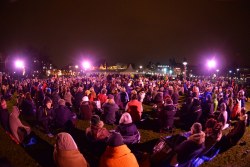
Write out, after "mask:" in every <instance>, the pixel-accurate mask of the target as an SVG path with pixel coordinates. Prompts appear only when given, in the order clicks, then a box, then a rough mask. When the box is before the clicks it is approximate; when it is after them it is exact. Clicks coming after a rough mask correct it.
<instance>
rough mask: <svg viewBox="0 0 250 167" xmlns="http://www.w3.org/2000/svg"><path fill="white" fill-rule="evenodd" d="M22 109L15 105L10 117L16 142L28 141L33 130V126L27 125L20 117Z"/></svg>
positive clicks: (11, 128)
mask: <svg viewBox="0 0 250 167" xmlns="http://www.w3.org/2000/svg"><path fill="white" fill-rule="evenodd" d="M19 115H20V111H19V109H18V108H17V106H13V108H12V112H11V114H10V117H9V123H10V130H11V133H12V135H13V136H14V137H15V139H16V142H17V143H18V144H19V143H23V142H26V140H27V139H28V136H29V134H30V132H31V128H30V127H29V126H25V125H23V124H22V122H21V121H20V119H19Z"/></svg>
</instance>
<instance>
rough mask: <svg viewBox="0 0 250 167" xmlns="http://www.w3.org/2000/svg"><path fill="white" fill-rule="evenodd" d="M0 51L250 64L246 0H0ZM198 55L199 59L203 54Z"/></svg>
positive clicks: (59, 57) (60, 58)
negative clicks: (212, 59) (205, 60)
mask: <svg viewBox="0 0 250 167" xmlns="http://www.w3.org/2000/svg"><path fill="white" fill-rule="evenodd" d="M0 1H1V2H0V52H5V53H8V54H13V53H15V52H16V51H19V52H22V51H23V50H24V49H25V48H28V47H34V48H37V49H38V50H43V51H44V52H46V53H47V54H48V55H50V56H51V58H52V60H53V61H54V63H56V64H58V65H64V64H67V63H69V62H77V61H78V62H79V61H81V60H82V57H83V56H87V57H89V58H91V59H92V60H93V61H94V60H96V59H106V60H107V61H108V62H110V63H116V62H124V63H130V62H132V63H137V64H140V63H144V64H145V63H147V62H149V61H150V60H151V61H153V62H161V63H168V61H169V58H176V60H178V61H182V60H183V58H184V57H186V58H187V61H188V62H189V64H200V63H202V60H204V59H206V58H207V57H209V56H215V58H216V59H217V60H220V61H221V62H222V64H223V65H229V64H232V63H234V64H238V65H240V66H243V65H248V64H250V63H249V62H250V3H249V2H248V1H241V0H198V1H194V0H162V1H157V0H154V1H152V0H151V1H149V0H140V1H139V0H138V1H136V0H131V1H128V0H114V1H108V0H101V1H95V0H9V1H7V0H0ZM203 62H204V61H203Z"/></svg>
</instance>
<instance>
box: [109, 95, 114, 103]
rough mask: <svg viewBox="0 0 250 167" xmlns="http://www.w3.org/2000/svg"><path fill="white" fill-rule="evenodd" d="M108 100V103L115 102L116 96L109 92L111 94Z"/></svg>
mask: <svg viewBox="0 0 250 167" xmlns="http://www.w3.org/2000/svg"><path fill="white" fill-rule="evenodd" d="M107 102H108V103H115V101H114V96H113V95H111V94H109V95H108V99H107Z"/></svg>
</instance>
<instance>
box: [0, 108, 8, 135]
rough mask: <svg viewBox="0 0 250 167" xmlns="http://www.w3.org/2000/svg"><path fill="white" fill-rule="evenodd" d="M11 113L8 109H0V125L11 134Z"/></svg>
mask: <svg viewBox="0 0 250 167" xmlns="http://www.w3.org/2000/svg"><path fill="white" fill-rule="evenodd" d="M9 117H10V114H9V111H8V109H0V123H1V125H2V127H3V129H4V130H5V131H8V132H10V124H9Z"/></svg>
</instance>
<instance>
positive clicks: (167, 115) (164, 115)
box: [159, 105, 176, 129]
mask: <svg viewBox="0 0 250 167" xmlns="http://www.w3.org/2000/svg"><path fill="white" fill-rule="evenodd" d="M175 113H176V110H175V107H174V105H166V106H164V108H163V109H162V110H161V111H160V113H159V121H160V126H161V128H163V129H164V128H172V127H173V124H174V116H175Z"/></svg>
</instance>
